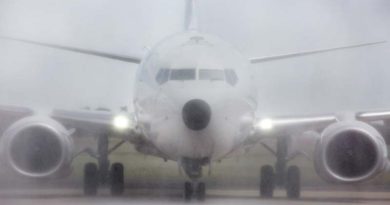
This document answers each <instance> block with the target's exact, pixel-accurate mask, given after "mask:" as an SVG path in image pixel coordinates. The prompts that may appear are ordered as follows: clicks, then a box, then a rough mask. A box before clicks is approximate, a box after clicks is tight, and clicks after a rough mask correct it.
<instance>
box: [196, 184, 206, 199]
mask: <svg viewBox="0 0 390 205" xmlns="http://www.w3.org/2000/svg"><path fill="white" fill-rule="evenodd" d="M196 194H197V195H196V197H197V199H198V201H204V200H205V197H206V185H205V183H203V182H200V183H199V184H198V187H197V189H196Z"/></svg>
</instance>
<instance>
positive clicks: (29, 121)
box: [0, 117, 73, 178]
mask: <svg viewBox="0 0 390 205" xmlns="http://www.w3.org/2000/svg"><path fill="white" fill-rule="evenodd" d="M0 145H1V151H2V155H3V156H4V157H5V159H4V160H5V162H6V163H7V164H8V165H9V167H11V169H12V170H14V171H16V172H17V173H19V174H21V175H23V176H27V177H33V178H43V177H51V176H55V175H56V174H59V173H60V172H61V171H62V169H64V168H65V167H66V166H68V165H69V164H70V161H71V156H72V150H73V142H72V139H71V137H69V132H68V131H67V130H66V129H65V127H63V126H62V125H61V124H59V123H58V122H57V121H55V120H53V119H50V118H43V117H28V118H24V119H21V120H19V121H17V122H15V123H14V124H13V125H11V126H10V127H9V128H8V129H7V130H6V131H5V132H4V135H3V136H2V139H1V141H0Z"/></svg>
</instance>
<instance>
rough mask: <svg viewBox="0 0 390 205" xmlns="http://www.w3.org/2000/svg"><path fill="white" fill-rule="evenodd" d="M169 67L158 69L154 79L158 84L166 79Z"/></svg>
mask: <svg viewBox="0 0 390 205" xmlns="http://www.w3.org/2000/svg"><path fill="white" fill-rule="evenodd" d="M169 71H170V70H169V69H166V68H162V69H160V70H159V71H158V73H157V76H156V81H157V83H158V84H159V85H161V84H164V83H166V82H167V81H168V79H169Z"/></svg>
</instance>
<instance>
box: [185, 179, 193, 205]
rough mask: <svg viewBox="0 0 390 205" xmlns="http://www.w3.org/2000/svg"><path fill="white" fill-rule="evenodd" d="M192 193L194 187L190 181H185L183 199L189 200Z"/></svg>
mask: <svg viewBox="0 0 390 205" xmlns="http://www.w3.org/2000/svg"><path fill="white" fill-rule="evenodd" d="M193 193H194V189H193V187H192V183H191V182H185V183H184V200H185V201H191V198H192V195H193Z"/></svg>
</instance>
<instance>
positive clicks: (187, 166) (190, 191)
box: [181, 158, 210, 201]
mask: <svg viewBox="0 0 390 205" xmlns="http://www.w3.org/2000/svg"><path fill="white" fill-rule="evenodd" d="M181 162H182V166H183V169H184V171H185V173H186V174H187V176H188V177H189V178H190V179H191V182H185V183H184V194H183V195H184V200H185V201H191V199H193V198H196V199H197V200H198V201H204V200H205V197H206V184H205V183H204V182H199V181H198V179H199V178H201V177H202V166H204V165H205V164H208V163H210V161H209V159H208V158H202V159H189V158H183V159H182V160H181Z"/></svg>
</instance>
